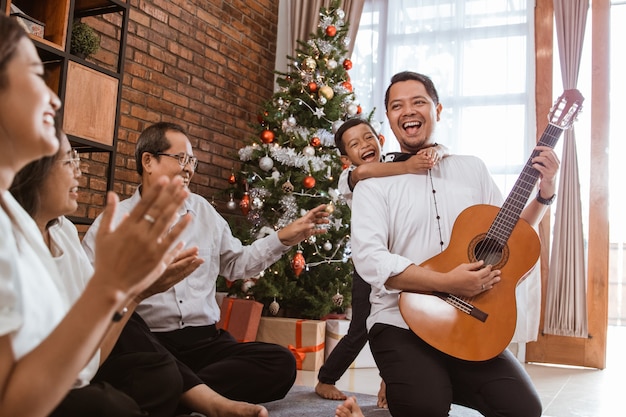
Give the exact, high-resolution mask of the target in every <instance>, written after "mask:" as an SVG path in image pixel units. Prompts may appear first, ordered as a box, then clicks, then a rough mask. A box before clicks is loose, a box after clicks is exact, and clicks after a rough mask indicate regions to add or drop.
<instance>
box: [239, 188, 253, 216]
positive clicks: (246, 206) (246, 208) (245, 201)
mask: <svg viewBox="0 0 626 417" xmlns="http://www.w3.org/2000/svg"><path fill="white" fill-rule="evenodd" d="M239 208H240V209H241V212H242V213H243V215H244V216H247V215H248V213H249V212H250V196H249V195H248V193H247V192H245V193H243V197H241V201H240V202H239Z"/></svg>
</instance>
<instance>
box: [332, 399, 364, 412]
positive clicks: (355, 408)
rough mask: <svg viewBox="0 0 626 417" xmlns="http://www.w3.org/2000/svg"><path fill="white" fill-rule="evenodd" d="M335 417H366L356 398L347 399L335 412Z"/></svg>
mask: <svg viewBox="0 0 626 417" xmlns="http://www.w3.org/2000/svg"><path fill="white" fill-rule="evenodd" d="M335 417H364V416H363V413H362V412H361V408H359V405H358V404H357V403H356V397H349V398H347V399H346V400H345V401H344V402H343V404H339V405H338V406H337V409H336V410H335Z"/></svg>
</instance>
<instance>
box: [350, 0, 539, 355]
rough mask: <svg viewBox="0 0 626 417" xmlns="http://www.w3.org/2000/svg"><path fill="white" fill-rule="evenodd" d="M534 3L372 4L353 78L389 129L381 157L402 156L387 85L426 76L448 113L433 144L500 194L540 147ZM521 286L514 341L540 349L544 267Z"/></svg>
mask: <svg viewBox="0 0 626 417" xmlns="http://www.w3.org/2000/svg"><path fill="white" fill-rule="evenodd" d="M533 36H534V1H532V0H366V1H365V5H364V8H363V14H362V15H361V21H360V25H359V30H358V32H357V38H356V45H355V49H354V51H353V54H352V62H353V67H352V70H351V71H350V76H351V78H352V84H353V86H354V91H355V93H356V95H357V97H358V98H359V101H360V102H361V106H362V107H363V109H364V111H365V112H366V113H367V112H368V111H369V110H371V109H373V108H376V112H375V115H374V120H376V121H378V122H381V123H382V124H383V134H384V135H385V137H386V139H387V141H386V143H385V151H386V152H389V151H394V150H397V149H398V146H397V142H395V140H394V139H393V135H392V133H391V130H390V129H389V128H388V126H387V124H386V119H385V112H384V108H383V99H384V93H385V89H386V87H387V85H388V83H389V80H390V78H391V76H392V75H393V74H395V73H397V72H399V71H404V70H411V71H416V72H421V73H424V74H427V75H429V76H430V77H431V78H432V79H433V81H434V82H435V85H436V86H437V89H438V91H439V95H440V99H441V103H442V104H443V107H444V112H443V114H442V118H441V122H440V123H439V125H438V128H437V133H436V134H437V138H436V140H437V142H440V143H444V144H445V145H447V146H448V147H450V148H451V150H452V152H454V153H457V154H473V155H477V156H479V157H481V158H482V159H483V160H484V161H485V163H486V164H487V165H488V167H489V169H490V170H491V172H492V174H493V175H494V178H495V179H496V181H497V182H498V185H499V186H500V188H501V190H502V192H503V194H504V195H505V196H506V195H507V194H508V191H509V190H510V188H511V187H512V186H513V184H514V183H515V180H516V179H517V176H518V174H519V172H520V171H521V170H522V167H523V165H524V164H525V163H526V161H527V159H528V157H529V155H530V153H531V151H532V149H533V147H534V145H535V143H536V129H535V126H536V123H535V117H534V115H535V109H534V103H535V91H534V74H535V69H534V38H533ZM535 270H536V271H534V272H533V273H531V275H530V276H529V277H528V278H527V279H526V280H525V281H524V283H523V284H522V285H520V287H518V302H519V306H518V327H517V330H516V334H515V336H514V340H513V341H514V342H520V343H522V342H527V341H531V340H535V339H536V337H537V331H538V327H539V315H540V300H541V288H540V279H539V271H538V268H535Z"/></svg>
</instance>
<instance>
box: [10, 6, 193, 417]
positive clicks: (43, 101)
mask: <svg viewBox="0 0 626 417" xmlns="http://www.w3.org/2000/svg"><path fill="white" fill-rule="evenodd" d="M43 74H44V68H43V64H42V62H41V60H40V58H39V56H38V54H37V50H36V48H35V46H34V44H33V43H32V42H31V41H30V39H29V38H28V36H27V34H26V32H25V31H24V30H23V29H22V28H21V26H19V24H18V23H17V22H16V21H15V20H13V19H11V18H9V17H6V16H4V15H0V146H1V147H2V149H3V152H2V153H1V156H0V415H1V416H17V415H19V416H47V415H48V414H50V412H52V410H54V408H55V407H56V406H57V404H58V403H59V402H60V401H61V400H62V399H63V398H64V397H65V396H66V395H67V393H68V391H69V390H70V389H71V388H72V387H74V386H75V385H76V384H77V383H78V384H81V381H79V378H78V376H79V373H80V371H81V370H82V369H83V368H84V367H85V365H86V364H87V363H88V362H89V360H90V359H91V358H92V357H93V355H94V353H95V351H96V349H97V348H98V346H99V345H100V342H101V340H102V337H103V336H104V334H105V333H106V331H107V329H108V328H109V326H110V324H111V319H112V317H113V316H114V314H115V313H116V312H119V311H121V310H122V309H123V308H124V307H125V306H126V304H128V302H129V300H132V299H133V298H134V297H135V296H136V295H137V294H139V293H141V292H142V291H143V290H144V289H145V288H147V287H148V286H149V285H150V284H151V283H152V282H153V281H154V280H155V279H156V278H157V277H158V276H159V275H160V274H161V273H162V272H163V270H164V269H165V267H166V266H167V265H168V264H169V263H170V262H171V261H172V259H174V258H175V257H176V255H177V253H178V252H179V251H180V250H181V248H182V243H179V244H177V245H176V246H175V247H174V249H172V250H169V249H170V246H172V245H173V244H174V242H175V241H176V240H177V239H178V236H179V235H180V233H181V232H182V230H183V229H184V228H185V227H186V226H187V224H188V223H189V220H190V219H189V218H188V217H185V218H183V219H181V221H179V222H178V223H177V224H176V225H175V226H174V227H173V228H172V230H171V231H170V233H168V234H165V232H166V231H168V230H169V228H170V226H171V225H172V222H173V215H174V213H175V212H176V210H177V209H178V207H179V206H180V205H181V204H182V202H183V201H184V199H185V198H186V197H187V194H188V191H187V190H186V189H185V188H184V186H183V183H182V181H181V180H178V179H174V180H169V179H167V178H163V179H161V180H160V182H159V186H158V187H156V188H155V189H154V190H153V192H151V193H146V195H144V198H143V200H142V202H141V203H140V204H139V205H138V206H137V207H136V209H135V210H134V211H133V212H132V213H131V214H130V215H129V216H128V217H127V218H126V219H125V220H124V222H123V224H121V225H120V227H118V228H117V229H115V230H111V227H110V222H111V219H112V217H113V214H114V211H115V208H116V205H117V201H118V200H117V197H116V196H115V195H114V194H113V193H110V194H109V195H108V196H107V208H106V209H105V211H104V213H105V214H104V220H105V222H106V227H103V228H102V229H101V233H100V234H99V235H98V248H99V251H98V255H97V262H96V265H95V272H94V275H93V277H92V278H91V280H90V281H89V283H88V284H87V286H86V288H85V291H84V293H83V294H82V295H81V297H80V298H79V299H78V300H77V302H76V303H75V304H74V305H73V306H72V307H71V309H70V304H69V302H68V300H67V298H66V297H65V296H64V295H63V294H61V293H60V292H59V290H58V287H57V282H59V281H58V280H59V279H60V277H59V275H58V273H57V269H56V266H55V264H54V261H53V259H52V257H51V255H50V251H49V250H48V248H47V247H46V245H45V243H44V241H43V239H42V236H41V233H40V232H39V230H38V228H37V225H36V224H35V222H34V221H33V220H32V218H31V217H30V216H29V215H28V214H27V213H26V212H25V211H24V210H23V209H22V208H21V207H20V206H19V204H17V202H16V201H15V199H14V198H13V197H12V196H11V194H10V193H9V192H8V191H7V190H8V188H9V186H10V185H11V183H12V182H13V178H14V176H15V174H16V173H17V172H18V171H19V170H20V169H22V168H23V167H24V166H26V165H27V164H28V163H30V162H32V161H34V160H37V159H39V158H42V157H44V156H49V155H53V154H55V153H56V152H57V150H58V148H59V141H58V140H57V138H56V135H55V126H54V117H55V114H56V112H57V111H58V110H59V108H60V106H61V103H60V101H59V98H58V97H57V96H56V95H55V94H54V93H53V92H52V91H51V90H50V89H49V88H48V87H47V85H46V84H45V82H44V80H43Z"/></svg>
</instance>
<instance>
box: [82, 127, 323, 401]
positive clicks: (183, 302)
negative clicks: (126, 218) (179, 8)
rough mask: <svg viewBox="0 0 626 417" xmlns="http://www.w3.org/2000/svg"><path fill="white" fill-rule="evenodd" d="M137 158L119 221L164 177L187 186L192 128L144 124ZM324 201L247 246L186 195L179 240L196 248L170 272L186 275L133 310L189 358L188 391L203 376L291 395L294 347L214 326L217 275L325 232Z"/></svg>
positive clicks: (254, 266) (267, 395)
mask: <svg viewBox="0 0 626 417" xmlns="http://www.w3.org/2000/svg"><path fill="white" fill-rule="evenodd" d="M135 159H136V162H137V172H138V173H139V175H140V176H141V179H142V184H141V185H140V186H139V188H138V189H137V191H136V193H135V195H133V196H132V197H131V198H129V199H128V200H125V201H123V202H121V203H120V204H119V207H118V212H117V214H116V215H117V220H119V219H121V217H122V216H123V215H124V213H126V212H128V211H130V210H131V209H132V207H133V206H134V205H135V204H136V203H137V202H138V201H139V199H140V194H141V192H142V190H146V189H149V187H152V186H153V184H154V181H155V179H156V178H159V177H160V176H162V175H167V176H169V177H175V176H180V177H182V178H183V179H184V181H185V184H187V185H188V184H189V181H190V180H191V178H192V176H193V174H194V171H195V169H196V167H197V163H198V160H197V158H196V157H194V156H193V149H192V147H191V143H190V141H189V138H188V137H187V134H186V133H185V131H184V130H183V129H182V128H181V127H180V126H178V125H176V124H172V123H157V124H155V125H152V126H150V127H148V128H147V129H146V130H144V131H143V132H142V134H141V135H140V136H139V139H138V142H137V146H136V150H135ZM325 207H326V206H325V205H320V206H318V207H316V208H315V209H313V210H310V211H309V212H308V213H307V214H306V215H304V216H303V217H301V218H299V219H297V220H295V221H294V222H293V223H291V224H289V225H287V226H286V227H284V228H283V229H281V230H279V231H277V232H276V233H273V234H270V235H268V236H266V237H264V238H262V239H259V240H257V241H256V242H254V243H252V244H251V245H249V246H244V245H242V243H241V242H240V241H239V240H238V239H236V238H235V237H233V235H232V233H231V230H230V228H229V226H228V223H227V222H226V220H224V218H223V217H222V216H220V214H219V213H218V212H217V211H216V210H215V209H214V207H213V206H212V205H211V204H209V202H208V201H207V200H206V199H205V198H203V197H201V196H199V195H197V194H193V193H192V194H191V195H190V196H189V198H188V199H187V201H186V202H185V204H184V205H183V206H182V208H181V210H180V213H179V214H180V215H184V214H186V213H190V214H191V215H192V216H193V220H192V224H191V225H190V227H188V228H187V230H186V231H185V232H184V233H183V235H182V236H181V239H182V240H183V241H184V242H186V243H187V245H189V246H196V247H197V248H198V251H197V254H195V253H190V254H189V255H188V256H187V257H185V258H184V259H179V260H177V261H176V262H174V263H173V265H172V266H171V267H170V268H168V270H167V271H166V273H165V274H169V275H171V278H172V282H177V281H180V280H181V279H182V278H183V277H186V278H185V279H183V280H182V281H180V282H178V283H177V284H175V285H174V286H173V287H172V288H170V289H169V290H167V291H165V292H163V293H160V294H155V295H153V296H151V297H149V298H147V299H145V300H144V301H143V302H142V303H141V304H139V306H137V309H136V311H137V312H138V313H139V314H140V315H141V317H142V318H143V319H144V320H145V322H146V323H147V325H148V326H149V327H150V330H151V331H152V332H153V334H154V335H155V336H156V337H157V339H158V340H159V341H160V343H162V344H163V345H164V346H165V347H166V348H167V349H168V350H170V352H172V353H173V354H174V356H176V357H177V358H178V359H179V361H181V362H182V363H183V364H184V366H181V373H182V374H183V380H184V385H185V386H184V387H183V388H184V390H188V389H190V388H191V387H193V386H194V385H197V384H201V383H203V382H204V383H206V384H207V385H208V386H209V387H211V388H213V389H214V390H215V391H217V392H218V393H220V394H222V395H223V396H225V397H227V398H230V399H233V400H239V401H247V402H251V403H262V402H268V401H273V400H277V399H280V398H283V397H284V396H285V395H286V394H287V392H288V391H289V389H290V388H291V386H292V385H293V383H294V381H295V377H296V364H295V359H294V357H293V355H292V353H291V352H290V351H289V350H288V349H286V348H283V347H281V346H279V345H274V344H269V343H260V342H249V343H238V342H237V341H236V340H235V339H234V338H233V337H232V336H231V335H230V334H229V333H228V332H226V331H223V330H218V329H216V324H217V322H218V321H219V319H220V309H219V306H218V305H217V301H216V299H215V287H216V281H217V277H218V275H221V276H224V277H225V278H226V279H229V280H236V279H241V278H246V277H251V276H255V275H258V274H259V273H260V272H261V271H263V270H264V269H265V268H267V267H268V266H270V265H271V264H272V263H274V262H276V261H277V260H278V259H279V258H280V257H281V256H282V255H283V254H284V253H285V252H287V251H288V250H289V249H290V247H291V246H293V245H296V244H297V243H299V242H301V241H302V240H304V239H307V238H309V237H311V236H312V235H314V234H320V233H324V228H320V227H316V226H317V225H318V224H324V223H328V219H327V216H328V214H327V213H326V212H325V210H324V209H325ZM150 220H151V219H147V218H146V221H150ZM99 225H100V218H98V219H96V221H95V222H94V224H93V225H92V226H91V228H90V229H89V231H88V232H87V234H86V235H85V237H84V239H83V246H84V248H85V250H86V252H87V255H88V256H89V257H90V258H91V260H92V262H93V254H94V242H95V239H94V238H95V236H96V232H97V229H98V227H99ZM155 383H163V381H155Z"/></svg>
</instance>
